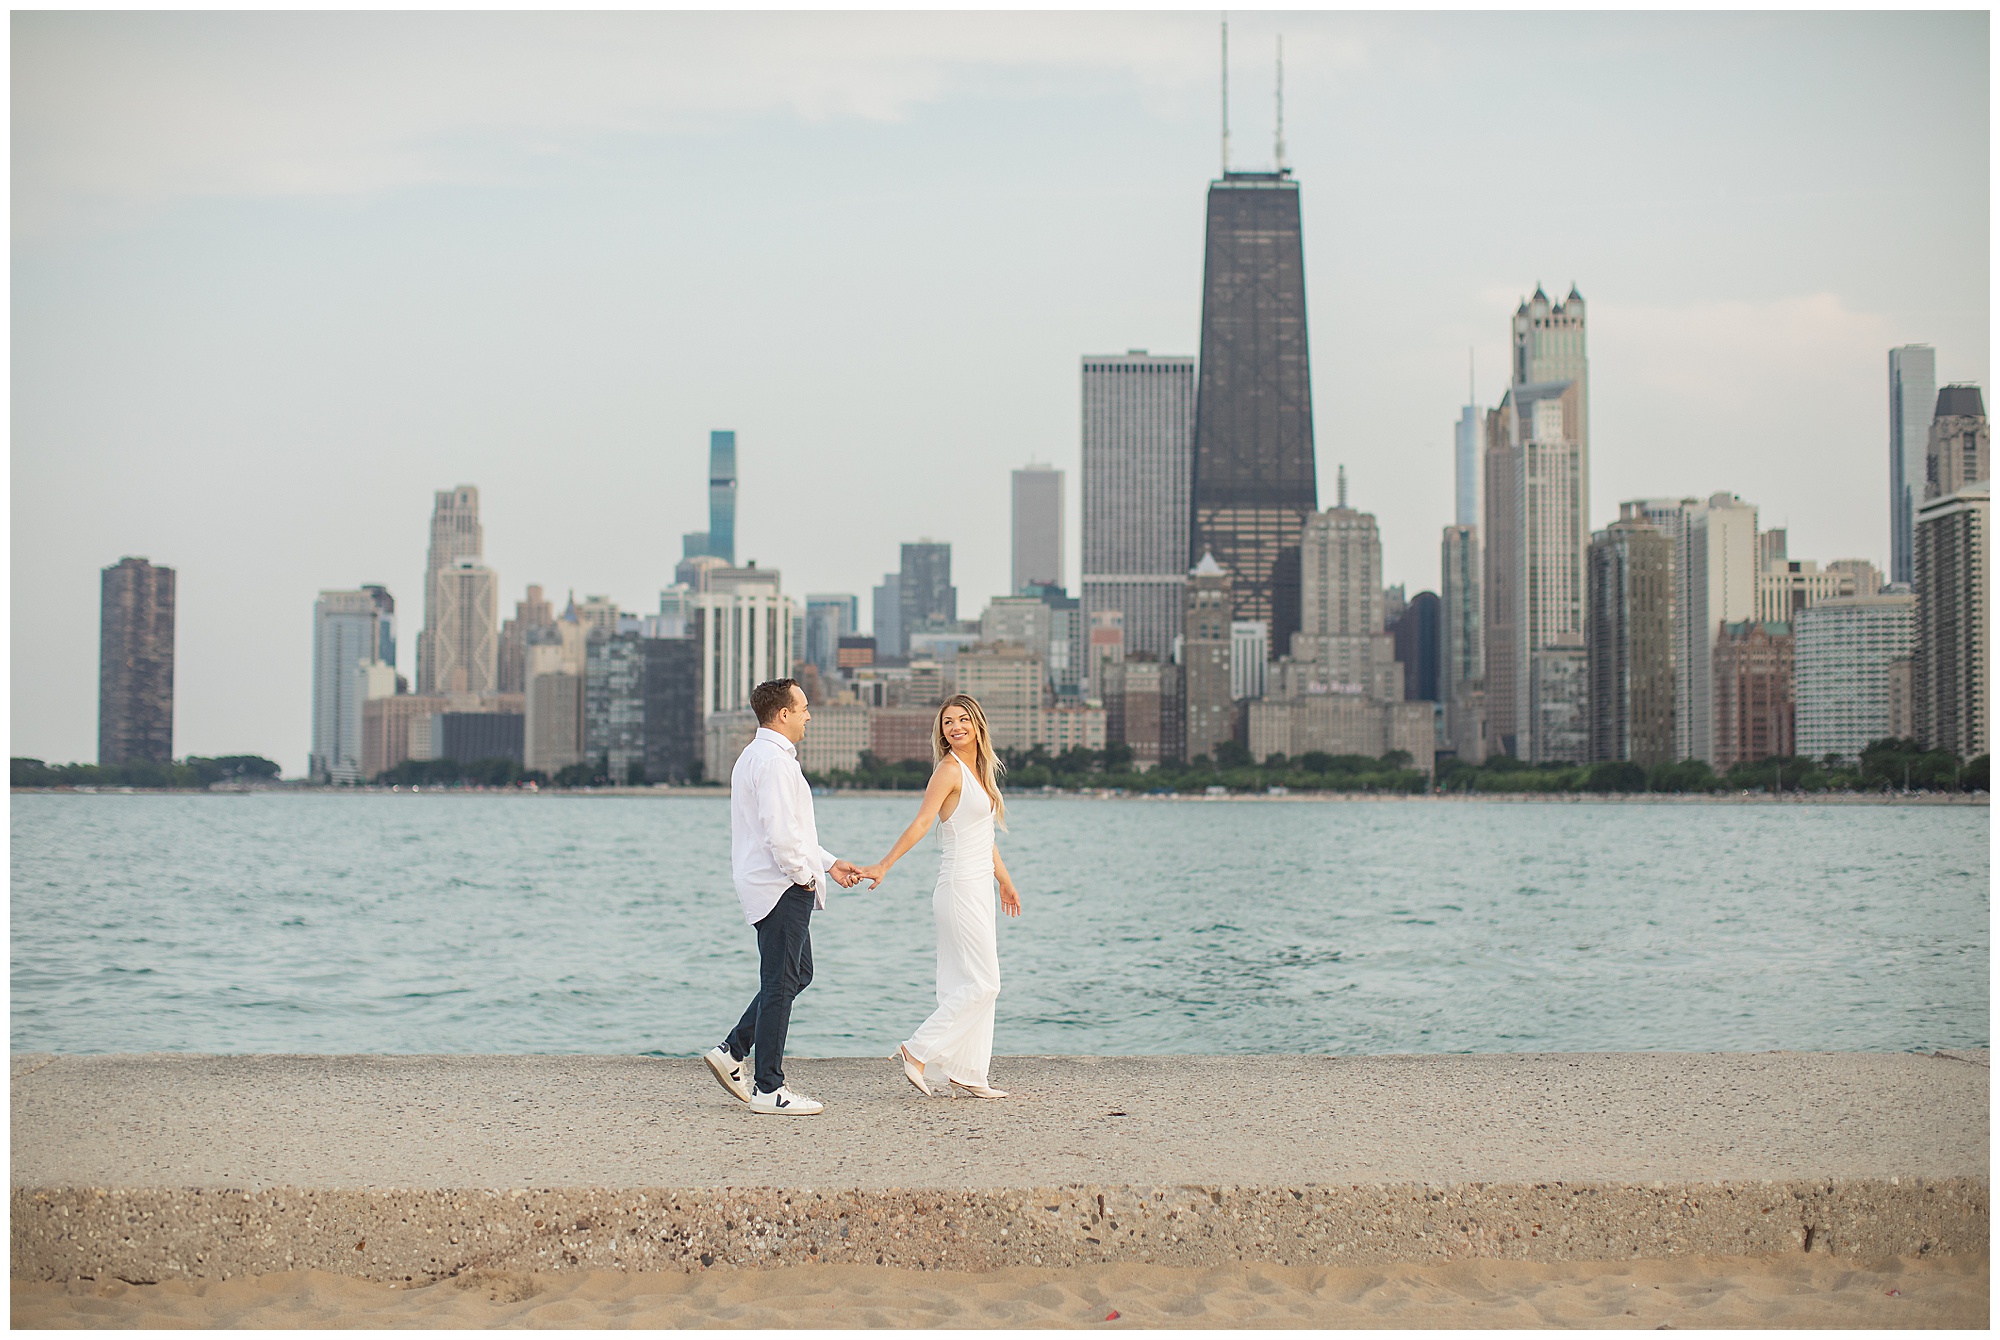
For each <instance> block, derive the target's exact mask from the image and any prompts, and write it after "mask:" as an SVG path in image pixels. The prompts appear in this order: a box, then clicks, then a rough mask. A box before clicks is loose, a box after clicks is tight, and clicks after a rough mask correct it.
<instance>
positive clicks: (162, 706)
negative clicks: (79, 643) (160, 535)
mask: <svg viewBox="0 0 2000 1340" xmlns="http://www.w3.org/2000/svg"><path fill="white" fill-rule="evenodd" d="M174 589H175V581H174V570H173V569H172V568H167V567H155V566H154V565H153V564H151V563H149V562H147V561H146V560H145V559H143V558H121V559H119V560H118V562H116V563H114V564H112V565H111V566H110V567H108V568H106V569H104V575H103V579H102V582H101V584H100V592H101V595H100V599H101V601H102V605H101V607H100V610H99V624H98V641H97V761H98V762H99V763H100V764H103V765H105V766H106V767H115V766H116V765H118V764H120V763H127V762H131V761H133V760H135V759H143V760H146V761H149V762H153V763H171V762H173V758H174Z"/></svg>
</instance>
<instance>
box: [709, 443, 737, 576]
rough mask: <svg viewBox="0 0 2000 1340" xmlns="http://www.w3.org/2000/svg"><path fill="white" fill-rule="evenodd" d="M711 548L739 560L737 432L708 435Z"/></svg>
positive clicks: (725, 557) (727, 558)
mask: <svg viewBox="0 0 2000 1340" xmlns="http://www.w3.org/2000/svg"><path fill="white" fill-rule="evenodd" d="M708 552H709V553H711V554H713V555H715V556H716V557H717V558H719V559H722V560H723V561H724V562H726V563H728V564H730V565H731V566H732V567H733V566H735V563H736V434H735V433H734V432H732V431H730V430H728V429H720V428H719V429H717V430H715V431H714V432H712V433H710V434H709V435H708Z"/></svg>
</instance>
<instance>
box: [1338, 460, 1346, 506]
mask: <svg viewBox="0 0 2000 1340" xmlns="http://www.w3.org/2000/svg"><path fill="white" fill-rule="evenodd" d="M1336 478H1337V479H1338V480H1339V490H1340V491H1339V493H1338V494H1337V495H1336V496H1338V497H1339V499H1340V505H1341V506H1342V507H1345V506H1347V467H1346V466H1344V465H1343V466H1341V467H1340V468H1339V473H1338V475H1336Z"/></svg>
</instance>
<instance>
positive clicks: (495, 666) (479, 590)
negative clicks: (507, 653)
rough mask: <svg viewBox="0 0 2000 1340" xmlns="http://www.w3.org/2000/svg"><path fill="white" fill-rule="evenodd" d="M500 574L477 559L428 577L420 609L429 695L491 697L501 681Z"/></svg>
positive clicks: (454, 562)
mask: <svg viewBox="0 0 2000 1340" xmlns="http://www.w3.org/2000/svg"><path fill="white" fill-rule="evenodd" d="M499 594H500V579H499V576H498V575H497V574H496V573H495V572H494V571H493V569H491V568H489V567H485V566H482V565H481V563H480V562H479V560H478V559H477V558H459V559H454V560H452V563H451V565H450V566H449V567H446V568H443V569H441V570H439V571H437V572H434V573H432V574H431V598H430V602H429V604H428V606H427V608H426V610H425V615H426V618H427V620H428V621H429V622H430V627H429V628H428V629H426V630H425V638H426V642H425V645H426V646H427V647H428V649H429V652H430V664H431V673H432V681H431V682H432V685H433V687H432V689H431V691H432V692H433V693H492V692H494V691H495V688H496V685H497V684H498V682H499V678H500V625H499V617H498V616H499V612H500V611H499Z"/></svg>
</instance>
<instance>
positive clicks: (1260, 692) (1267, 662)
mask: <svg viewBox="0 0 2000 1340" xmlns="http://www.w3.org/2000/svg"><path fill="white" fill-rule="evenodd" d="M1270 669H1271V625H1269V624H1268V623H1265V622H1264V621H1263V620H1262V619H1234V620H1231V621H1230V624H1229V693H1230V696H1231V697H1233V698H1235V699H1236V700H1237V701H1238V702H1241V701H1243V700H1244V699H1245V698H1261V697H1263V696H1264V691H1265V688H1266V686H1267V684H1268V683H1269V679H1270Z"/></svg>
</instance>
